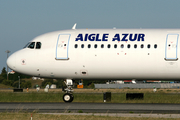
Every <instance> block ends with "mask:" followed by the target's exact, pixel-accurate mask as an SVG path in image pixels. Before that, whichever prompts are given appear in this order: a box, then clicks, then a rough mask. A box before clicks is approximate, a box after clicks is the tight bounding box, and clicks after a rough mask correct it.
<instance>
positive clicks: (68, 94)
mask: <svg viewBox="0 0 180 120" xmlns="http://www.w3.org/2000/svg"><path fill="white" fill-rule="evenodd" d="M64 83H65V84H66V86H67V88H65V89H64V88H62V91H64V92H66V93H65V94H64V95H63V101H64V102H72V101H73V100H74V96H73V94H72V93H73V89H72V86H73V81H72V80H71V79H66V81H64Z"/></svg>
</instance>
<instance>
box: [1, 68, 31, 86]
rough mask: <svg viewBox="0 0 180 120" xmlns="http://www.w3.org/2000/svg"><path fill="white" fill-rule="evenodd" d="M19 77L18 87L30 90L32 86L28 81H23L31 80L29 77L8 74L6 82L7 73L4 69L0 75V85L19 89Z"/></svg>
mask: <svg viewBox="0 0 180 120" xmlns="http://www.w3.org/2000/svg"><path fill="white" fill-rule="evenodd" d="M18 76H19V77H20V86H21V88H31V87H32V84H31V82H30V81H25V80H23V79H26V78H27V79H28V78H31V76H28V75H23V74H20V73H14V74H8V80H7V71H6V68H5V67H4V68H3V69H2V71H1V74H0V83H1V84H4V85H8V86H12V87H14V88H19V77H18Z"/></svg>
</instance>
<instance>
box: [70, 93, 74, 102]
mask: <svg viewBox="0 0 180 120" xmlns="http://www.w3.org/2000/svg"><path fill="white" fill-rule="evenodd" d="M71 97H72V101H73V100H74V96H73V94H71ZM72 101H71V102H72Z"/></svg>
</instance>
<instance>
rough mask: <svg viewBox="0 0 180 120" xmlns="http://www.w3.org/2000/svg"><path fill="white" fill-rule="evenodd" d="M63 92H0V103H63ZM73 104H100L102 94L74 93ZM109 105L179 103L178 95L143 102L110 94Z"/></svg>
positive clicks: (146, 95)
mask: <svg viewBox="0 0 180 120" xmlns="http://www.w3.org/2000/svg"><path fill="white" fill-rule="evenodd" d="M63 94H64V93H63V92H54V91H52V92H49V93H45V92H38V93H37V92H23V93H13V92H2V91H0V96H1V97H0V102H63V99H62V97H63ZM73 95H74V101H73V102H91V103H102V102H103V94H102V93H74V94H73ZM111 103H172V104H179V103H180V95H179V94H176V93H173V94H170V93H162V92H157V93H152V92H151V93H148V92H145V93H144V99H143V100H126V93H112V94H111Z"/></svg>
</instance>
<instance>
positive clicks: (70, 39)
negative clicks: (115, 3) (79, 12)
mask: <svg viewBox="0 0 180 120" xmlns="http://www.w3.org/2000/svg"><path fill="white" fill-rule="evenodd" d="M179 34H180V29H115V28H114V29H76V24H75V25H74V26H73V27H72V29H69V30H61V31H55V32H50V33H46V34H43V35H40V36H38V37H36V38H34V39H33V40H31V41H30V42H29V43H28V44H27V45H26V46H25V47H24V48H23V49H21V50H19V51H17V52H15V53H13V54H12V55H11V56H10V57H9V58H8V59H7V65H8V66H9V68H11V69H12V70H14V71H16V72H18V73H22V74H27V75H31V76H37V77H47V78H63V79H66V80H65V83H66V86H67V88H65V89H64V91H65V92H66V93H65V94H64V95H63V100H64V102H72V101H73V99H74V96H73V89H72V85H73V80H76V79H85V80H86V79H106V80H108V79H110V80H113V79H115V80H117V79H121V80H122V79H133V80H144V79H145V80H153V79H155V80H158V79H159V80H160V79H163V80H168V79H171V80H172V79H180V73H179V71H180V61H179V55H178V54H180V49H178V48H180V43H179V42H178V40H179Z"/></svg>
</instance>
